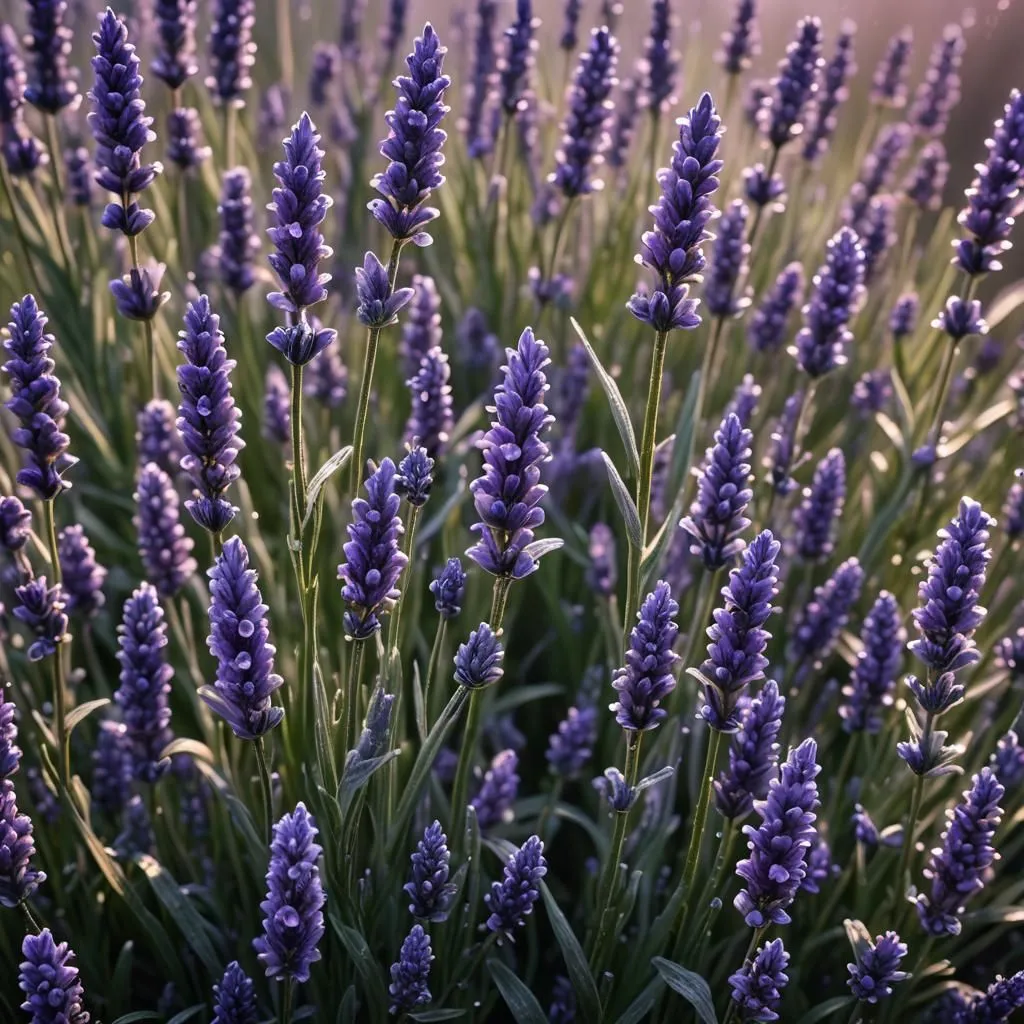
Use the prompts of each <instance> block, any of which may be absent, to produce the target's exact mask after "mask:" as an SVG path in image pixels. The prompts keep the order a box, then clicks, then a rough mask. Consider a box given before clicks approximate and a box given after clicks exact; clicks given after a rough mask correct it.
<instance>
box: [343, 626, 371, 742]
mask: <svg viewBox="0 0 1024 1024" xmlns="http://www.w3.org/2000/svg"><path fill="white" fill-rule="evenodd" d="M365 649H366V641H365V640H354V641H353V646H352V664H351V665H350V666H349V674H348V690H347V691H346V693H345V709H344V712H343V718H342V726H341V756H342V759H343V760H344V757H345V755H346V754H347V753H348V751H349V749H350V747H349V744H350V743H351V742H352V735H353V733H354V731H355V725H356V700H357V699H358V696H359V677H360V676H361V675H362V674H363V655H364V653H365Z"/></svg>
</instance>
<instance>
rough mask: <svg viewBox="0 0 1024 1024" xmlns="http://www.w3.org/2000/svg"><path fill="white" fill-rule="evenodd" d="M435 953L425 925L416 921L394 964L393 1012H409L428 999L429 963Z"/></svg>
mask: <svg viewBox="0 0 1024 1024" xmlns="http://www.w3.org/2000/svg"><path fill="white" fill-rule="evenodd" d="M433 959H434V955H433V953H432V952H431V949H430V936H429V935H428V934H427V933H426V932H425V931H424V930H423V926H422V925H419V924H414V925H413V926H412V931H411V932H409V934H408V935H407V936H406V938H405V941H404V942H403V943H402V948H401V950H400V952H399V954H398V960H397V961H396V962H395V963H393V964H392V965H391V984H390V985H389V986H388V994H389V995H390V996H391V1012H392V1013H393V1014H398V1013H406V1012H408V1011H410V1010H414V1009H415V1008H416V1007H417V1006H422V1005H423V1004H424V1003H429V1002H430V999H431V996H430V986H429V983H428V980H429V977H430V964H431V961H432V960H433Z"/></svg>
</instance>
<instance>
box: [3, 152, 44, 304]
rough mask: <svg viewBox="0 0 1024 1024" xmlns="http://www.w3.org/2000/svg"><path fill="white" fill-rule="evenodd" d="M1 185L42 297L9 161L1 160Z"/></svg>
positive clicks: (26, 264) (33, 279) (37, 290)
mask: <svg viewBox="0 0 1024 1024" xmlns="http://www.w3.org/2000/svg"><path fill="white" fill-rule="evenodd" d="M0 185H2V186H3V190H4V195H5V196H6V197H7V202H8V203H9V204H10V207H11V220H12V221H13V222H14V233H15V234H16V235H17V236H18V244H19V245H20V247H21V251H22V255H23V256H24V259H25V266H26V267H27V268H28V273H29V277H30V278H31V279H32V286H33V287H34V288H35V292H36V294H37V295H38V296H39V297H40V298H42V297H43V296H44V294H45V292H44V291H43V286H42V282H41V281H40V279H39V271H38V270H36V265H35V263H34V262H33V261H32V256H31V254H30V251H29V247H28V235H27V234H26V233H25V225H24V224H23V223H22V220H21V209H20V207H19V206H18V202H17V200H16V199H15V196H14V182H13V181H12V180H11V176H10V173H9V172H8V170H7V163H6V161H4V160H0Z"/></svg>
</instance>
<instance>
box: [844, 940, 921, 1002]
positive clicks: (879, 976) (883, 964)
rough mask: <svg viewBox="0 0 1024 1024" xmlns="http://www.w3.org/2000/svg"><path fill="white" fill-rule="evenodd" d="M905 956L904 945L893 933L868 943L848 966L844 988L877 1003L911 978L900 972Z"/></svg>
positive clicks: (905, 947)
mask: <svg viewBox="0 0 1024 1024" xmlns="http://www.w3.org/2000/svg"><path fill="white" fill-rule="evenodd" d="M906 955H907V944H906V943H905V942H900V937H899V935H897V934H896V932H886V933H885V934H884V935H879V936H878V938H877V939H875V941H874V942H873V943H870V944H869V945H868V947H867V949H865V950H864V951H863V952H861V953H860V955H859V956H858V958H857V962H856V963H853V964H848V965H847V967H846V969H847V970H848V971H849V972H850V979H849V981H847V983H846V984H847V985H849V986H850V991H851V992H852V993H853V994H854V996H856V998H857V999H860V1000H861V1001H862V1002H865V1003H877V1002H878V1001H879V1000H880V999H886V998H888V997H889V996H891V995H892V986H893V985H894V984H896V982H899V981H904V980H905V979H907V978H909V977H910V975H909V974H907V972H906V971H901V970H900V969H899V966H900V961H901V960H902V959H903V958H904V957H905V956H906Z"/></svg>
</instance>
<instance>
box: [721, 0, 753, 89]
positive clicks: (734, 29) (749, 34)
mask: <svg viewBox="0 0 1024 1024" xmlns="http://www.w3.org/2000/svg"><path fill="white" fill-rule="evenodd" d="M760 52H761V32H760V30H759V29H758V26H757V0H736V8H735V10H734V11H733V16H732V23H731V25H730V26H729V29H728V31H726V32H723V33H722V48H721V49H720V50H719V51H718V52H717V53H716V54H715V60H716V61H717V62H718V63H719V64H720V65H721V66H722V69H723V70H724V71H725V73H726V74H727V75H738V74H740V73H741V72H743V71H745V70H746V69H747V68H748V67H750V61H751V59H752V58H753V57H756V56H757V55H758V54H759V53H760Z"/></svg>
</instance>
